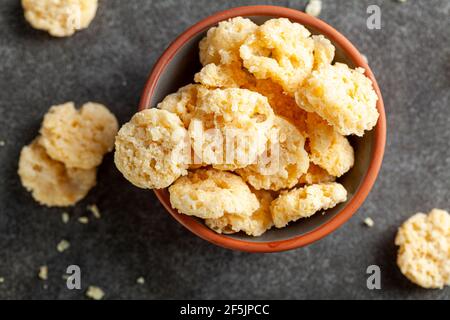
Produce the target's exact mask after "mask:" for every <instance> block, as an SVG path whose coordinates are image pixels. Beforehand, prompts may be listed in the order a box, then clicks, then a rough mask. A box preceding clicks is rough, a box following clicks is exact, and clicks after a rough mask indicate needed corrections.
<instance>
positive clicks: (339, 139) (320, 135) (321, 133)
mask: <svg viewBox="0 0 450 320" xmlns="http://www.w3.org/2000/svg"><path fill="white" fill-rule="evenodd" d="M306 127H307V129H306V130H307V134H308V137H309V153H310V158H311V162H313V163H314V164H316V165H318V166H319V167H321V168H323V169H325V170H326V171H327V172H328V173H329V174H330V175H332V176H335V177H340V176H342V175H343V174H345V173H346V172H347V171H349V170H350V169H351V168H352V167H353V164H354V163H355V155H354V151H353V148H352V146H351V145H350V143H349V142H348V140H347V138H346V137H344V136H343V135H341V134H339V133H338V132H337V131H336V130H335V129H334V128H333V127H332V126H330V125H328V123H327V122H326V121H325V120H323V119H322V118H320V117H319V116H317V115H316V114H315V113H309V114H308V116H307V119H306Z"/></svg>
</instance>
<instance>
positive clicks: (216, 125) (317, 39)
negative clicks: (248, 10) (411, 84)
mask: <svg viewBox="0 0 450 320" xmlns="http://www.w3.org/2000/svg"><path fill="white" fill-rule="evenodd" d="M199 49H200V62H201V63H202V65H203V67H202V69H201V70H200V71H199V72H198V73H197V74H196V75H195V76H194V81H195V83H196V84H190V85H188V86H185V87H183V88H181V89H179V90H178V92H176V93H174V94H171V95H169V96H167V97H166V98H165V99H164V100H163V101H162V102H161V103H159V104H158V105H157V109H154V110H147V111H143V112H140V113H139V114H138V115H136V116H135V117H142V121H141V122H140V123H139V124H137V123H136V120H135V118H133V119H132V120H131V122H130V123H129V124H126V125H125V126H124V127H123V128H122V129H121V131H120V133H119V135H118V137H117V140H116V164H117V167H118V168H119V170H120V171H122V173H123V174H124V175H125V177H126V178H127V179H129V180H130V181H131V182H132V183H134V184H135V185H137V186H140V187H143V188H163V187H167V186H168V185H171V186H170V187H169V193H170V202H171V204H172V207H173V208H175V209H177V210H178V211H179V212H180V213H181V214H186V215H190V216H195V217H198V218H201V219H205V224H206V225H207V226H209V227H210V228H211V229H213V230H214V231H216V232H218V233H223V234H229V233H236V232H244V233H246V234H247V235H250V236H260V235H262V234H263V233H264V232H265V231H267V230H269V229H270V228H271V227H272V226H275V227H277V228H282V227H285V226H286V225H287V224H288V223H290V222H294V221H296V220H298V219H300V218H307V217H310V216H312V215H314V214H315V213H317V212H319V211H321V210H326V209H329V208H332V207H334V206H336V205H337V204H339V203H341V202H343V201H346V199H347V191H346V190H345V188H344V186H342V185H341V184H339V183H338V182H335V181H336V179H337V178H338V177H341V176H342V175H344V174H345V173H346V172H348V171H349V170H350V169H351V168H352V167H353V165H354V161H355V156H354V151H353V148H352V146H351V145H350V142H349V141H348V140H347V138H346V137H345V135H347V134H350V133H352V134H358V135H361V134H362V133H364V130H370V129H371V128H372V127H373V125H375V123H376V121H377V117H378V114H377V112H376V109H374V108H375V105H374V104H375V103H376V94H375V92H374V90H373V88H372V84H371V82H370V80H368V79H367V78H366V77H365V76H364V75H363V74H362V73H361V71H360V70H351V69H349V68H348V67H347V66H345V67H342V66H341V65H340V64H338V63H337V64H334V65H332V63H333V60H334V55H335V48H334V46H333V44H332V43H331V42H330V41H329V40H328V39H326V38H325V37H324V36H322V35H311V34H310V32H309V31H308V30H307V29H306V28H304V27H303V26H302V25H300V24H298V23H292V22H290V21H289V20H288V19H272V20H268V21H266V22H265V23H264V24H263V25H261V26H257V25H256V24H254V23H253V22H252V21H250V20H249V19H245V18H240V17H239V18H234V19H230V20H228V21H223V22H221V23H220V24H219V25H218V26H217V27H214V28H211V29H210V30H209V31H208V32H207V35H206V37H205V38H204V39H203V40H202V41H201V42H200V45H199ZM343 68H344V69H345V68H346V69H345V70H343ZM330 79H337V80H336V81H335V80H330ZM333 81H334V82H333ZM315 83H318V84H317V85H316V86H315V87H314V85H315ZM335 84H336V85H337V87H336V90H335V92H333V90H334V87H333V85H335ZM316 87H320V88H321V89H320V90H321V91H320V92H319V90H318V89H316ZM311 95H315V96H317V99H316V100H314V101H313V102H311V103H310V104H307V105H306V106H305V104H306V102H304V100H306V98H304V97H308V98H309V96H311ZM333 96H334V97H337V100H336V101H334V102H333V100H332V97H333ZM373 96H375V98H374V97H373ZM307 102H309V100H308V101H307ZM333 103H334V104H333ZM330 110H331V111H332V112H331V111H330ZM374 110H375V111H374ZM162 111H165V112H166V113H168V114H170V115H171V117H170V119H171V124H172V126H174V127H176V128H177V130H179V132H180V135H179V136H178V139H173V137H172V136H171V135H169V134H168V132H172V131H173V130H175V129H174V128H173V127H171V128H172V129H170V130H168V132H167V133H166V134H161V133H160V130H161V127H168V126H169V125H166V124H165V121H166V120H164V121H162V120H158V121H155V120H151V119H148V118H146V117H144V116H143V115H140V114H155V115H156V114H161V112H162ZM165 118H167V119H169V116H168V115H166V116H165ZM180 119H181V120H180ZM336 119H338V120H339V119H350V120H348V121H346V122H345V123H341V122H339V121H337V120H336ZM355 119H358V121H356V120H355ZM161 123H163V124H161ZM355 128H356V129H355ZM183 130H187V136H188V139H187V140H188V143H189V145H188V146H187V145H186V144H185V141H186V139H181V136H184V134H185V132H184V131H183ZM153 132H154V133H155V134H156V136H157V137H154V136H153ZM181 132H183V134H181ZM180 145H182V146H183V148H184V149H187V150H189V151H192V154H190V155H189V156H188V157H185V159H187V161H188V162H189V161H190V162H189V163H188V164H187V165H184V163H180V162H176V161H175V162H174V161H173V160H170V161H169V160H168V159H169V158H170V156H169V155H170V154H172V153H177V154H178V153H179V150H181V149H183V148H181V147H180ZM229 148H230V149H231V150H232V154H231V157H230V154H229V151H230V150H229ZM188 172H189V173H188ZM187 173H188V174H187ZM186 174H187V175H186ZM183 175H186V176H183ZM292 188H294V189H293V190H291V189H292Z"/></svg>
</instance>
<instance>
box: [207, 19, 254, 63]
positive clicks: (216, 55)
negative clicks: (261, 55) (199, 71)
mask: <svg viewBox="0 0 450 320" xmlns="http://www.w3.org/2000/svg"><path fill="white" fill-rule="evenodd" d="M257 28H258V26H257V25H256V24H255V23H253V22H252V21H251V20H250V19H246V18H242V17H236V18H232V19H230V20H228V21H222V22H220V23H219V25H218V26H217V27H214V28H211V29H209V30H208V33H207V35H206V37H205V38H203V39H202V41H200V45H199V47H200V62H201V63H202V64H203V65H204V66H206V65H207V64H210V63H214V64H216V65H220V64H222V65H229V64H236V63H237V64H241V59H240V57H239V48H240V46H241V45H242V43H243V42H244V41H245V40H246V39H247V37H248V36H249V35H250V34H253V33H254V32H255V31H256V29H257Z"/></svg>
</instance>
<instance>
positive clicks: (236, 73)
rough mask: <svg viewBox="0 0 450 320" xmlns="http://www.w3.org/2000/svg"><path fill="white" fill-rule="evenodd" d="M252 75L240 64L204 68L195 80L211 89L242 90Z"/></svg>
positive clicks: (208, 65)
mask: <svg viewBox="0 0 450 320" xmlns="http://www.w3.org/2000/svg"><path fill="white" fill-rule="evenodd" d="M250 77H251V75H250V74H249V73H248V72H247V71H245V70H243V69H242V68H241V67H240V65H238V64H231V65H216V64H213V63H210V64H207V65H206V66H204V67H203V68H202V69H201V70H200V72H198V73H196V74H195V76H194V80H195V82H197V83H200V84H201V85H204V86H206V87H209V88H240V87H242V86H244V85H245V84H246V83H248V82H249V81H250V80H249V79H250Z"/></svg>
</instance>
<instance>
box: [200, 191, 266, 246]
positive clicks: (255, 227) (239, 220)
mask: <svg viewBox="0 0 450 320" xmlns="http://www.w3.org/2000/svg"><path fill="white" fill-rule="evenodd" d="M253 192H254V193H255V195H256V197H257V198H258V201H259V209H257V210H256V211H255V212H253V214H252V215H251V216H245V215H236V214H228V213H225V214H224V215H223V216H222V217H220V218H217V219H206V220H205V224H206V225H207V226H208V227H210V228H211V229H212V230H214V231H216V232H217V233H223V234H232V233H237V232H241V231H242V232H245V233H246V234H247V235H249V236H254V237H259V236H260V235H262V234H263V233H264V232H266V231H267V230H269V229H270V228H271V227H272V226H273V222H272V216H271V214H270V203H271V202H272V200H273V197H272V195H271V193H270V192H268V191H263V190H261V191H253Z"/></svg>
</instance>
